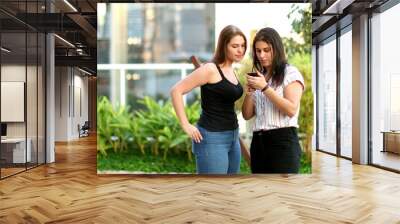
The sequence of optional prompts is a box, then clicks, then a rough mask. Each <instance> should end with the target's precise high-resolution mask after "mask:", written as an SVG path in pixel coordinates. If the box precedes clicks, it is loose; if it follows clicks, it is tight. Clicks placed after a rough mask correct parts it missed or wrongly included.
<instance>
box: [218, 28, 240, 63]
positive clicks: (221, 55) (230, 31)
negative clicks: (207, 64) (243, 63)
mask: <svg viewBox="0 0 400 224" xmlns="http://www.w3.org/2000/svg"><path fill="white" fill-rule="evenodd" d="M237 35H240V36H242V37H243V39H244V44H245V48H244V53H245V52H246V50H247V40H246V36H245V35H244V34H243V32H242V31H241V30H240V29H239V28H237V27H236V26H233V25H229V26H226V27H225V28H224V29H222V31H221V33H220V34H219V37H218V43H217V49H216V50H215V53H214V58H213V60H212V61H213V62H214V63H216V64H222V63H224V62H225V60H226V50H227V46H228V43H229V41H231V39H232V38H233V37H235V36H237ZM244 53H243V54H244Z"/></svg>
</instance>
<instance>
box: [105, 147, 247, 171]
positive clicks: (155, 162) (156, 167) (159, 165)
mask: <svg viewBox="0 0 400 224" xmlns="http://www.w3.org/2000/svg"><path fill="white" fill-rule="evenodd" d="M97 169H98V170H101V171H106V170H107V171H109V170H117V171H131V172H134V171H139V172H145V173H153V172H154V173H196V163H195V162H194V161H189V160H187V158H186V155H183V154H181V155H174V156H170V157H168V160H164V159H163V158H162V157H160V156H155V155H152V154H146V155H142V154H141V153H140V152H139V151H133V152H122V153H114V152H111V153H109V154H108V156H107V157H104V156H102V157H99V158H98V160H97ZM240 171H241V172H240V173H241V174H250V173H251V171H250V167H249V166H248V165H247V163H246V161H244V160H243V159H242V161H241V164H240Z"/></svg>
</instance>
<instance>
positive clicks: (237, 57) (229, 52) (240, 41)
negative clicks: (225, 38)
mask: <svg viewBox="0 0 400 224" xmlns="http://www.w3.org/2000/svg"><path fill="white" fill-rule="evenodd" d="M245 52H246V41H245V39H244V38H243V37H242V36H241V35H236V36H234V37H233V38H232V39H231V40H230V41H229V43H228V44H227V45H226V60H229V61H232V62H239V61H241V60H242V59H243V56H244V53H245Z"/></svg>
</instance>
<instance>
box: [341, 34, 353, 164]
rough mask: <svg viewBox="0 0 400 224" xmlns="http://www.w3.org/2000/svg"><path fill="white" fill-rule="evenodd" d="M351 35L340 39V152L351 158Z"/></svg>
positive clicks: (345, 35)
mask: <svg viewBox="0 0 400 224" xmlns="http://www.w3.org/2000/svg"><path fill="white" fill-rule="evenodd" d="M351 42H352V35H351V30H350V31H348V32H347V33H345V34H343V35H342V36H341V37H340V122H341V124H340V126H341V133H340V134H341V137H340V142H341V146H340V150H341V155H342V156H346V157H349V158H351V156H352V155H351V154H352V153H351V152H352V150H351V141H352V137H351V136H352V125H351V124H352V66H351V65H352V49H351V48H352V44H351Z"/></svg>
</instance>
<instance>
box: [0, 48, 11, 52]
mask: <svg viewBox="0 0 400 224" xmlns="http://www.w3.org/2000/svg"><path fill="white" fill-rule="evenodd" d="M1 50H2V51H4V52H7V53H10V52H11V50H9V49H7V48H5V47H1Z"/></svg>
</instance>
